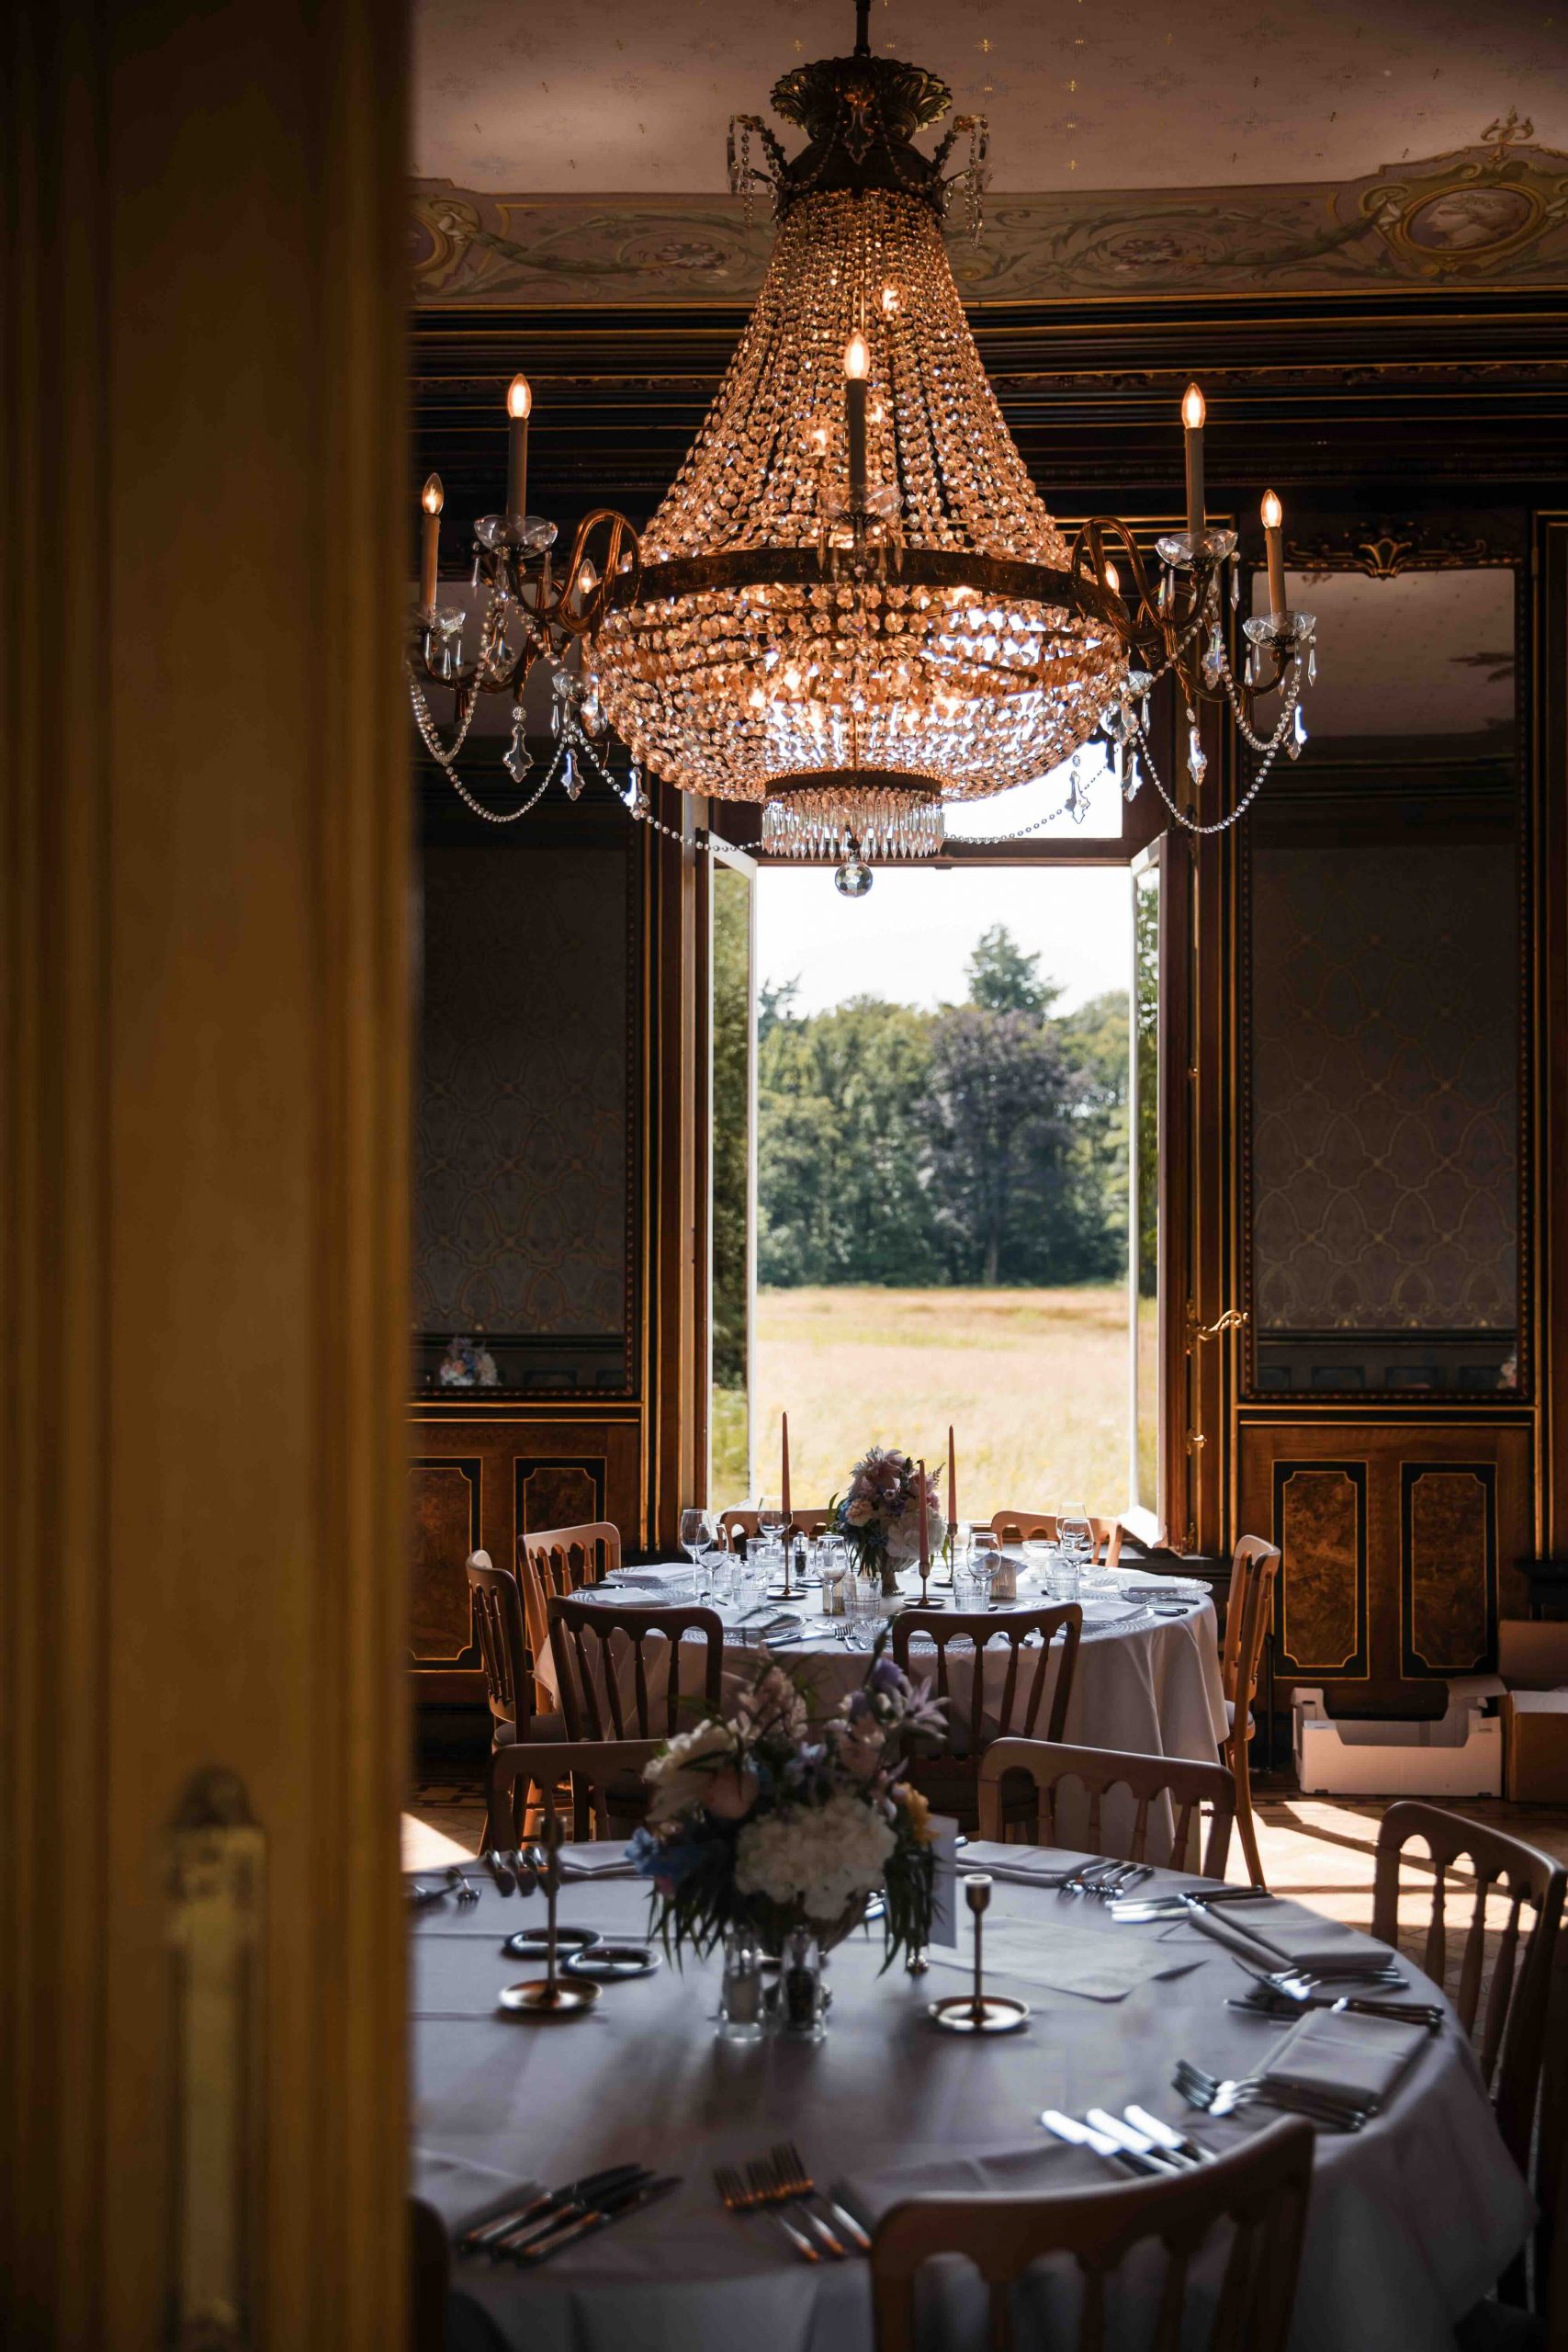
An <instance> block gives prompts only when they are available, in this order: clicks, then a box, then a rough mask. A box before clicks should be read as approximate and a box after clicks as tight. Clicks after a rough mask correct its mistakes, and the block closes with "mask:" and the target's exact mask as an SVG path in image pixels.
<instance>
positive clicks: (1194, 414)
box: [1181, 384, 1208, 547]
mask: <svg viewBox="0 0 1568 2352" xmlns="http://www.w3.org/2000/svg"><path fill="white" fill-rule="evenodd" d="M1207 413H1208V411H1207V408H1206V406H1205V403H1204V400H1203V395H1202V393H1201V391H1200V390H1198V387H1197V385H1196V384H1189V385H1188V387H1187V390H1186V391H1185V392H1184V393H1183V394H1182V396H1181V423H1182V427H1183V429H1184V431H1185V433H1186V436H1187V536H1188V537H1189V538H1190V540H1191V541H1192V543H1193V545H1194V547H1196V545H1197V543H1198V541H1199V540H1200V539H1201V537H1202V536H1203V419H1204V417H1205V415H1206V414H1207Z"/></svg>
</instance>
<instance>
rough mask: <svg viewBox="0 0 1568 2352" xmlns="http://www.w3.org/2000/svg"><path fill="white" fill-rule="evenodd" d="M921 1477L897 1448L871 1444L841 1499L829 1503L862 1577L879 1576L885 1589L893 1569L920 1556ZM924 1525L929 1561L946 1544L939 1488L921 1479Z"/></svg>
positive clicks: (916, 1467) (833, 1520) (917, 1470)
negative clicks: (924, 1509)
mask: <svg viewBox="0 0 1568 2352" xmlns="http://www.w3.org/2000/svg"><path fill="white" fill-rule="evenodd" d="M919 1490H920V1473H919V1464H917V1463H916V1462H915V1461H913V1460H912V1459H911V1457H910V1456H909V1455H908V1454H907V1453H900V1452H899V1451H898V1449H897V1446H892V1445H874V1446H873V1447H872V1448H871V1450H870V1452H869V1453H865V1454H863V1455H862V1457H861V1459H860V1460H859V1461H858V1462H857V1463H856V1464H855V1466H854V1469H853V1471H852V1474H851V1477H850V1483H849V1486H848V1488H847V1489H846V1491H845V1493H844V1495H843V1497H842V1498H841V1499H840V1498H838V1497H837V1496H835V1498H834V1499H833V1501H832V1502H831V1503H830V1504H829V1512H830V1514H831V1518H832V1524H833V1527H834V1529H835V1530H836V1532H838V1533H839V1534H840V1535H841V1536H842V1537H843V1539H844V1542H845V1543H846V1544H848V1546H849V1548H850V1550H851V1552H852V1554H853V1555H854V1562H855V1566H856V1567H857V1568H858V1570H859V1571H860V1573H861V1575H862V1576H876V1575H880V1576H881V1577H882V1579H883V1583H884V1586H885V1587H886V1584H887V1582H888V1579H889V1577H890V1575H891V1572H892V1571H893V1569H895V1568H897V1567H900V1566H907V1565H908V1562H909V1561H911V1560H913V1559H917V1558H918V1557H919V1549H920V1492H919ZM926 1527H927V1542H928V1544H929V1547H930V1552H931V1557H932V1558H933V1559H934V1558H935V1557H936V1556H937V1555H939V1554H940V1552H941V1551H942V1545H943V1544H944V1543H945V1542H946V1540H947V1519H946V1514H945V1512H944V1510H943V1508H942V1494H941V1489H940V1487H938V1485H937V1482H936V1480H935V1479H934V1478H931V1477H928V1478H927V1480H926Z"/></svg>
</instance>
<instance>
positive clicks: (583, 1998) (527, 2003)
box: [501, 1794, 599, 2023]
mask: <svg viewBox="0 0 1568 2352" xmlns="http://www.w3.org/2000/svg"><path fill="white" fill-rule="evenodd" d="M562 1835H563V1831H562V1827H561V1823H560V1817H559V1815H558V1814H557V1812H556V1809H555V1804H554V1802H553V1800H552V1799H551V1798H550V1796H549V1795H548V1794H547V1795H546V1798H545V1834H544V1836H543V1838H541V1839H540V1840H539V1844H540V1845H541V1846H542V1847H543V1849H544V1853H543V1862H544V1867H543V1869H542V1870H541V1871H539V1884H540V1885H541V1886H542V1887H543V1888H544V1890H545V1898H546V1901H547V1905H548V1906H549V1907H548V1913H547V1917H546V1921H545V1973H544V1975H543V1976H529V1977H525V1979H524V1981H523V1983H522V1984H520V1985H507V1986H506V1988H505V1990H504V1991H503V1992H502V1996H501V2006H502V2008H503V2009H508V2010H510V2011H511V2012H512V2014H513V2016H515V2017H520V2018H532V2019H533V2020H534V2021H535V2022H536V2023H537V2022H538V2021H539V2020H540V2019H541V2018H572V2017H581V2015H582V2014H583V2012H584V2011H585V2010H587V2009H591V2008H592V2007H593V2004H594V2002H595V2001H596V2000H597V1999H598V1998H599V1987H598V1985H595V1984H593V1983H592V1982H591V1981H588V1982H584V1981H582V1980H579V1981H577V1982H575V1983H571V1984H568V1983H566V1982H565V1981H564V1980H563V1978H562V1976H561V1973H560V1951H559V1939H558V1936H557V1933H556V1903H557V1900H558V1896H559V1894H560V1848H561V1838H562Z"/></svg>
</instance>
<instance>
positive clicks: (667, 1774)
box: [627, 1637, 942, 1967]
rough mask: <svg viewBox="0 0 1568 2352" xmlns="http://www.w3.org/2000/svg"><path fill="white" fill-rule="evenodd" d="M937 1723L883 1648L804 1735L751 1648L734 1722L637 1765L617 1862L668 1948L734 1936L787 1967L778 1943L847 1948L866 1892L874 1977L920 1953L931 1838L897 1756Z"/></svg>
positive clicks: (937, 1710)
mask: <svg viewBox="0 0 1568 2352" xmlns="http://www.w3.org/2000/svg"><path fill="white" fill-rule="evenodd" d="M885 1638H886V1637H885ZM941 1736H942V1707H941V1704H940V1702H935V1701H933V1700H931V1698H930V1697H929V1695H928V1693H927V1691H926V1688H925V1686H924V1685H923V1684H919V1685H917V1684H914V1683H911V1682H910V1680H909V1679H908V1676H907V1675H906V1674H905V1673H904V1672H903V1670H902V1668H899V1667H898V1666H897V1665H896V1664H895V1663H894V1661H893V1659H892V1658H890V1657H887V1656H886V1650H885V1641H884V1643H879V1644H878V1645H877V1648H876V1650H875V1651H874V1654H873V1657H872V1659H871V1663H870V1666H869V1668H868V1670H867V1673H866V1678H865V1680H864V1682H863V1684H862V1686H861V1688H860V1689H859V1690H857V1691H850V1692H849V1693H848V1694H847V1695H846V1697H845V1698H844V1699H843V1701H842V1702H841V1703H840V1708H839V1712H838V1713H837V1714H836V1715H834V1716H833V1717H832V1718H831V1719H830V1720H829V1722H827V1723H826V1724H818V1726H816V1727H815V1728H813V1727H812V1726H811V1725H810V1724H809V1723H808V1721H807V1709H806V1701H805V1699H804V1698H803V1696H802V1694H801V1692H800V1691H799V1690H798V1689H797V1688H796V1686H795V1683H794V1682H793V1681H792V1680H791V1679H790V1677H789V1676H788V1675H787V1674H786V1673H785V1672H784V1669H783V1668H781V1667H779V1666H777V1665H775V1664H774V1663H773V1660H772V1659H771V1658H769V1657H768V1655H767V1653H766V1651H765V1650H764V1651H763V1653H762V1656H761V1661H760V1663H759V1666H758V1670H757V1675H756V1678H755V1679H754V1681H753V1682H752V1685H751V1687H750V1690H749V1691H746V1692H745V1694H744V1695H743V1697H742V1698H741V1700H740V1702H739V1706H738V1707H737V1709H736V1711H735V1713H734V1715H733V1717H732V1718H731V1719H730V1720H729V1721H728V1722H726V1721H722V1720H720V1719H719V1718H717V1717H710V1718H709V1719H708V1720H707V1721H706V1722H705V1723H700V1724H697V1725H696V1726H695V1728H694V1729H693V1730H691V1731H687V1732H682V1733H680V1734H679V1735H678V1736H676V1737H675V1738H674V1739H671V1741H670V1742H669V1744H668V1746H667V1747H665V1748H664V1750H663V1752H662V1753H661V1754H660V1755H659V1756H656V1757H655V1758H653V1760H652V1762H651V1763H650V1764H649V1767H648V1770H647V1779H648V1781H649V1788H650V1790H651V1792H652V1793H651V1799H650V1802H649V1816H648V1822H647V1826H645V1827H643V1828H640V1829H638V1830H637V1833H636V1835H635V1837H634V1838H633V1839H632V1841H631V1844H630V1846H629V1847H628V1848H627V1854H628V1857H629V1859H630V1860H632V1861H633V1862H634V1863H635V1864H636V1865H637V1870H638V1871H639V1872H640V1873H641V1875H642V1876H643V1877H645V1878H648V1879H650V1880H651V1881H652V1883H653V1894H654V1898H655V1903H656V1905H657V1910H656V1915H655V1918H654V1921H653V1925H654V1928H655V1930H656V1932H658V1933H659V1934H660V1936H661V1937H662V1939H663V1941H664V1944H665V1948H666V1950H678V1949H680V1948H681V1947H682V1946H687V1945H689V1946H690V1947H691V1949H692V1950H693V1951H696V1952H698V1953H706V1952H709V1951H712V1950H713V1949H714V1947H715V1946H716V1944H718V1943H719V1942H720V1941H721V1940H722V1939H724V1938H726V1937H727V1936H728V1935H729V1934H731V1932H732V1931H736V1930H742V1931H744V1932H745V1934H746V1935H747V1936H748V1937H750V1938H751V1939H754V1940H755V1941H756V1942H757V1943H758V1944H760V1945H761V1947H762V1948H763V1949H764V1950H765V1951H770V1952H772V1953H773V1954H775V1955H783V1956H784V1959H785V1961H786V1964H793V1963H791V1962H790V1954H791V1950H792V1946H800V1945H803V1944H804V1943H806V1942H807V1941H814V1942H815V1943H816V1945H817V1946H818V1947H819V1948H820V1950H822V1951H827V1950H828V1949H829V1948H830V1947H831V1946H832V1945H833V1944H835V1943H838V1942H840V1940H841V1939H843V1938H844V1937H845V1936H847V1935H848V1934H849V1932H850V1930H851V1929H852V1928H853V1927H855V1926H856V1925H857V1924H858V1923H859V1921H860V1919H861V1917H862V1916H863V1912H864V1908H865V1902H866V1897H867V1896H868V1895H870V1894H873V1893H874V1891H875V1890H876V1889H878V1888H881V1889H882V1890H883V1893H884V1896H885V1906H886V1907H885V1911H884V1926H883V1939H884V1945H885V1949H886V1958H885V1960H884V1963H883V1964H884V1966H885V1967H886V1966H887V1965H889V1964H890V1963H891V1962H892V1961H893V1960H894V1959H895V1958H896V1957H897V1954H898V1953H899V1952H900V1951H912V1950H915V1949H917V1948H918V1947H919V1946H920V1945H922V1944H924V1943H925V1942H926V1941H927V1940H928V1939H929V1937H930V1933H931V1900H932V1881H933V1875H934V1858H933V1854H932V1832H931V1824H930V1815H929V1810H928V1807H927V1804H926V1801H925V1799H924V1797H923V1796H921V1795H920V1793H919V1791H918V1790H915V1789H912V1788H910V1787H909V1786H908V1783H907V1782H906V1781H905V1780H904V1779H903V1772H904V1769H905V1760H906V1758H907V1755H908V1751H909V1749H910V1748H911V1747H915V1746H917V1745H919V1743H921V1742H922V1741H934V1740H939V1739H940V1738H941Z"/></svg>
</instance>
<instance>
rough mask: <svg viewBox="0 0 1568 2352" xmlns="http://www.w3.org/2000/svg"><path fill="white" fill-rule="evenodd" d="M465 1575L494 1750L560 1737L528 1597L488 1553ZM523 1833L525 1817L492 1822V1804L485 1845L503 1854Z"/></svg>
mask: <svg viewBox="0 0 1568 2352" xmlns="http://www.w3.org/2000/svg"><path fill="white" fill-rule="evenodd" d="M464 1573H465V1574H466V1575H467V1577H468V1598H469V1600H470V1602H471V1603H472V1606H473V1612H474V1632H475V1633H476V1634H477V1635H478V1637H479V1659H480V1663H481V1664H482V1666H483V1668H484V1677H485V1697H486V1699H487V1700H488V1701H489V1702H490V1713H491V1726H490V1731H491V1742H490V1744H491V1754H492V1755H493V1753H494V1751H495V1750H496V1749H497V1748H498V1747H513V1746H515V1745H516V1743H517V1742H518V1741H520V1740H528V1739H561V1738H564V1736H565V1734H566V1724H565V1720H564V1718H563V1717H562V1716H561V1715H560V1714H558V1713H544V1712H542V1711H541V1710H540V1708H539V1706H538V1703H537V1700H538V1692H537V1689H536V1683H535V1679H534V1654H533V1651H532V1649H531V1648H530V1646H529V1644H528V1640H527V1637H526V1634H525V1632H524V1626H523V1599H522V1595H521V1593H520V1592H519V1591H518V1589H517V1579H516V1577H514V1576H513V1575H512V1574H511V1572H510V1570H508V1569H506V1568H498V1567H495V1566H492V1564H491V1556H490V1554H489V1553H488V1552H471V1553H470V1554H469V1555H468V1561H467V1563H466V1566H465V1570H464ZM522 1834H523V1820H522V1816H521V1815H514V1816H513V1818H512V1820H511V1821H510V1823H508V1822H506V1821H503V1820H501V1819H498V1818H492V1817H491V1815H490V1812H489V1809H488V1804H487V1811H486V1819H485V1844H486V1846H487V1847H500V1848H501V1849H502V1850H503V1851H504V1850H505V1849H508V1848H510V1847H513V1846H515V1845H516V1844H517V1843H518V1840H519V1839H520V1838H521V1837H522Z"/></svg>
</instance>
